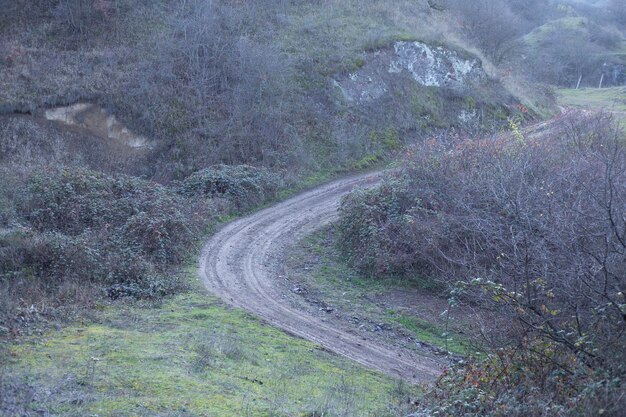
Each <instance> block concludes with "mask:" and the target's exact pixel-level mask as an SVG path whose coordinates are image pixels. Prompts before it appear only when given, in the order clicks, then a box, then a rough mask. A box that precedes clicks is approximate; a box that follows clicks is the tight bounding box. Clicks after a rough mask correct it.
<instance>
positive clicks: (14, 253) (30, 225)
mask: <svg viewBox="0 0 626 417" xmlns="http://www.w3.org/2000/svg"><path fill="white" fill-rule="evenodd" d="M13 200H14V203H13V204H14V205H15V206H16V207H17V210H16V212H17V213H19V215H18V216H16V217H14V218H13V219H12V223H13V227H12V229H11V230H10V231H8V232H7V233H5V234H3V235H0V280H2V282H3V284H4V285H8V286H11V285H14V286H20V285H21V283H23V282H28V281H30V282H32V283H40V284H41V285H42V287H43V288H44V289H48V290H50V291H51V292H54V290H55V289H57V288H59V287H60V286H62V285H63V284H64V283H66V282H77V283H80V282H83V283H85V284H86V285H89V284H94V285H96V286H98V287H100V288H105V289H107V292H108V293H109V295H111V296H114V297H118V296H123V295H131V296H137V297H146V296H161V295H164V294H166V293H168V292H171V291H174V290H175V289H176V288H177V287H178V285H179V281H178V277H177V276H176V274H175V273H174V272H173V267H175V266H176V265H179V264H180V263H181V262H182V261H184V260H185V259H186V258H187V257H188V253H189V251H190V250H191V248H193V245H194V242H195V241H196V239H197V238H198V237H199V232H200V231H201V230H202V229H201V228H202V227H204V226H205V225H206V223H207V222H208V220H209V219H210V217H211V216H212V215H213V214H214V213H213V211H212V208H211V204H210V202H208V201H206V200H205V201H202V202H201V201H199V200H195V199H191V198H185V197H182V196H181V195H179V194H178V193H175V192H174V191H172V190H170V189H167V188H165V187H163V186H160V185H158V184H155V183H151V182H148V181H144V180H140V179H137V178H132V177H125V176H107V175H104V174H101V173H96V172H93V171H88V170H81V169H71V170H70V169H63V168H61V169H57V168H53V169H42V170H40V171H38V172H36V173H34V174H33V175H32V176H30V177H29V178H27V179H26V180H24V184H23V185H22V186H21V189H20V190H18V191H17V192H15V193H14V195H13ZM16 225H19V227H15V226H16Z"/></svg>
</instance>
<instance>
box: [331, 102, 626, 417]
mask: <svg viewBox="0 0 626 417" xmlns="http://www.w3.org/2000/svg"><path fill="white" fill-rule="evenodd" d="M625 213H626V140H625V138H624V136H623V133H622V131H621V130H620V129H619V128H616V127H614V126H613V124H612V123H611V121H610V120H608V118H607V117H605V116H584V115H580V114H579V115H572V116H570V117H564V118H562V119H560V120H558V121H556V122H555V123H554V124H553V125H551V126H550V128H549V130H548V131H547V132H544V133H542V134H541V135H538V136H535V137H533V138H526V137H524V135H523V133H522V132H520V131H515V132H514V133H513V134H511V135H509V136H502V137H497V138H495V139H486V140H475V141H464V140H459V141H457V142H456V143H441V142H439V141H436V140H433V141H429V142H427V143H425V144H424V145H422V146H418V147H416V148H415V149H413V150H411V151H410V152H409V155H408V156H407V158H406V161H405V164H404V166H403V167H402V169H400V170H399V171H398V172H396V173H394V174H390V175H389V177H388V179H387V180H386V181H384V183H383V185H382V186H380V187H378V188H376V189H374V190H371V191H359V192H357V193H353V194H352V195H351V196H349V197H348V198H346V199H345V200H344V201H343V203H342V207H341V218H340V222H339V232H340V242H339V246H340V247H341V248H342V250H343V251H344V254H345V255H346V256H347V258H348V259H349V260H350V262H351V263H352V264H353V265H355V266H356V267H358V268H360V269H361V270H364V271H366V272H370V273H374V274H389V273H392V274H406V275H412V274H416V273H417V274H421V275H425V276H427V277H429V278H431V279H433V280H437V281H439V282H441V283H443V284H447V285H448V286H449V287H450V288H451V290H452V291H453V292H454V293H455V294H456V295H455V297H463V298H464V299H467V300H470V301H472V302H474V303H478V304H479V305H481V306H482V307H484V308H490V309H494V310H496V309H497V311H498V312H499V315H500V316H501V317H502V318H504V322H505V325H504V326H502V327H500V328H497V329H496V330H495V331H494V332H491V333H490V334H489V335H488V345H489V346H491V347H493V348H494V349H505V350H506V351H514V352H517V353H516V354H515V360H514V361H513V362H514V364H513V365H506V366H505V365H503V369H501V371H502V372H503V373H506V375H508V373H509V372H512V371H513V370H515V369H519V368H520V367H521V370H519V372H525V373H526V374H527V375H526V376H527V377H528V378H527V380H528V381H530V380H532V383H529V384H528V385H524V384H523V383H522V382H523V381H521V382H520V384H521V385H520V388H516V384H514V383H512V384H511V385H510V390H514V389H522V388H523V389H531V388H532V387H536V386H541V385H542V384H544V383H545V384H547V383H549V378H551V375H552V373H553V372H555V373H559V372H564V373H565V374H567V375H569V376H571V375H572V374H576V375H578V374H580V373H583V374H584V373H587V374H589V375H592V374H593V375H596V376H598V378H600V379H598V380H597V382H598V383H600V381H605V380H606V381H613V380H614V379H615V378H617V381H621V379H620V378H623V377H624V374H625V373H626V368H624V363H626V362H625V359H626V350H625V349H624V346H626V299H625V295H624V294H625V289H626V216H625ZM496 351H497V350H496ZM519 355H527V358H526V359H519ZM537 358H541V359H542V361H543V362H542V363H543V366H540V367H533V366H531V365H532V363H533V362H537V361H538V359H537ZM594 372H597V374H596V373H594ZM590 378H592V377H591V376H590ZM593 378H595V376H594V377H593ZM594 380H595V379H594ZM538 381H539V382H538ZM568 381H569V382H568V383H570V382H571V383H572V384H574V386H572V387H569V389H570V390H571V395H572V396H574V395H576V396H577V395H582V391H583V389H584V382H583V378H579V379H573V381H574V382H572V381H570V380H568ZM500 382H502V381H496V383H500ZM618 385H619V383H618ZM507 389H509V388H507ZM621 389H623V386H622V388H621ZM508 394H511V392H508ZM508 394H507V395H508ZM538 395H540V394H538ZM514 397H515V395H514ZM565 397H566V396H564V397H562V398H560V399H558V401H559V402H558V404H557V405H559V406H562V407H565V408H567V407H570V406H571V405H569V404H567V401H565ZM520 398H522V399H520V400H519V401H520V402H523V397H520ZM543 399H545V397H544V398H543ZM599 404H600V403H599ZM483 405H484V404H482V403H481V404H479V407H482V406H483ZM574 406H577V405H576V404H574ZM574 406H572V407H574ZM600 406H601V404H600ZM487 414H488V413H487ZM494 415H497V414H494ZM519 415H524V414H523V413H522V414H519ZM527 415H535V414H532V413H530V414H527ZM536 415H542V414H536Z"/></svg>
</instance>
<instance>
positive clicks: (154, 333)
mask: <svg viewBox="0 0 626 417" xmlns="http://www.w3.org/2000/svg"><path fill="white" fill-rule="evenodd" d="M0 353H1V356H0V362H1V363H2V367H1V370H2V372H1V373H0V388H1V387H4V388H3V389H5V390H6V391H7V392H8V390H9V387H11V389H13V390H14V391H15V390H21V391H29V393H27V394H24V393H22V394H15V395H14V398H22V399H26V400H24V401H25V403H23V404H17V405H14V408H15V410H18V409H19V410H20V411H19V412H23V413H26V412H27V411H36V410H40V412H42V410H44V412H45V413H49V415H55V416H113V415H115V416H322V415H324V416H384V415H402V413H403V412H406V411H407V410H406V409H405V408H404V407H406V406H405V405H404V404H406V403H407V398H410V397H414V396H416V395H418V394H419V392H418V389H417V388H415V387H405V386H402V384H399V383H398V382H397V381H394V380H391V379H389V378H387V377H385V376H383V375H381V374H378V373H375V372H372V371H370V370H367V369H364V368H362V367H360V366H358V365H357V364H355V363H353V362H351V361H350V360H347V359H344V358H342V357H338V356H336V355H334V354H332V353H329V352H327V351H325V350H323V349H321V348H319V347H318V346H316V345H314V344H312V343H309V342H307V341H304V340H301V339H298V338H295V337H292V336H290V335H288V334H285V333H284V332H281V331H279V330H276V329H274V328H272V327H269V326H268V325H266V324H264V323H263V322H261V321H259V320H258V319H256V318H254V317H251V316H250V315H248V314H246V313H244V312H242V311H240V310H235V309H230V308H228V307H226V306H224V305H223V304H222V303H221V302H220V301H219V300H216V299H214V298H212V297H211V296H209V295H207V294H205V293H204V291H203V290H202V289H201V288H200V285H199V283H197V284H196V285H195V287H194V288H193V289H192V290H190V291H189V292H187V293H184V294H181V295H178V296H174V297H171V298H168V299H167V300H165V301H163V302H161V303H158V304H156V305H155V304H148V305H145V304H140V303H137V302H128V301H127V302H124V301H116V302H112V303H109V304H104V305H101V306H99V308H98V309H97V310H96V311H95V312H93V314H91V316H90V317H89V319H83V321H82V322H80V323H75V324H73V325H70V326H68V327H66V328H63V329H61V330H53V331H49V332H48V333H46V334H45V335H43V336H42V337H36V338H35V337H31V338H25V339H22V340H20V341H18V342H10V343H9V342H5V343H4V344H3V345H2V349H1V351H0ZM5 395H6V394H5ZM13 401H15V399H13ZM46 415H48V414H46Z"/></svg>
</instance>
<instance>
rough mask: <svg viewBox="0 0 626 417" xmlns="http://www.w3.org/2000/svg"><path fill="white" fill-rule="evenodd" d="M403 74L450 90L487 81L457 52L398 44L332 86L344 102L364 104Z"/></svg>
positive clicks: (477, 63)
mask: <svg viewBox="0 0 626 417" xmlns="http://www.w3.org/2000/svg"><path fill="white" fill-rule="evenodd" d="M403 74H404V75H405V76H406V75H408V76H410V78H411V79H412V80H414V81H415V82H417V83H419V84H420V85H423V86H427V87H445V88H451V89H459V88H463V87H464V86H466V85H468V84H470V83H478V82H481V81H482V80H484V79H486V78H487V75H486V73H485V72H484V70H483V68H482V65H481V62H480V60H478V59H476V58H464V57H461V56H460V55H459V53H457V52H456V51H453V50H450V49H446V48H443V47H441V46H437V47H431V46H429V45H427V44H425V43H422V42H404V41H398V42H395V43H394V44H393V49H391V48H386V49H382V50H379V51H376V52H374V53H371V54H369V55H368V56H367V59H366V62H365V64H364V65H362V66H361V68H359V69H358V70H357V71H355V72H353V73H351V74H348V75H347V76H343V77H338V78H337V79H334V80H333V84H334V85H335V86H336V87H337V88H338V89H339V90H340V91H341V94H342V96H343V98H344V99H345V100H346V101H347V102H351V103H356V104H363V103H367V102H372V101H374V100H377V99H379V98H381V97H383V96H384V95H385V94H387V93H388V92H389V91H390V90H391V89H392V87H391V86H390V84H391V81H392V79H391V78H392V77H398V76H402V75H403ZM468 116H469V115H463V116H461V117H463V118H467V117H468Z"/></svg>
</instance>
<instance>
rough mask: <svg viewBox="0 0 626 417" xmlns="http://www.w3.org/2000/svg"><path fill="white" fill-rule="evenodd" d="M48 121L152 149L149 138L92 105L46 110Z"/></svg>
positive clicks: (136, 146)
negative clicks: (135, 132) (136, 132)
mask: <svg viewBox="0 0 626 417" xmlns="http://www.w3.org/2000/svg"><path fill="white" fill-rule="evenodd" d="M44 116H45V118H46V119H48V120H54V121H58V122H60V123H63V124H65V125H69V126H76V127H79V128H82V129H85V130H86V131H88V132H89V133H91V134H93V135H96V136H100V137H102V138H104V139H110V140H115V141H117V142H119V143H121V144H123V145H126V146H129V147H131V148H144V147H150V146H151V143H150V141H149V140H148V138H146V137H144V136H140V135H136V134H134V133H133V132H131V131H130V130H129V129H128V128H126V127H125V126H124V125H123V124H121V123H120V122H119V121H118V120H117V119H116V118H115V116H113V115H112V114H108V113H107V112H106V111H105V110H103V109H102V108H100V107H98V106H96V105H95V104H90V103H77V104H73V105H71V106H65V107H56V108H53V109H49V110H46V112H45V114H44Z"/></svg>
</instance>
